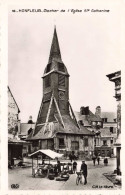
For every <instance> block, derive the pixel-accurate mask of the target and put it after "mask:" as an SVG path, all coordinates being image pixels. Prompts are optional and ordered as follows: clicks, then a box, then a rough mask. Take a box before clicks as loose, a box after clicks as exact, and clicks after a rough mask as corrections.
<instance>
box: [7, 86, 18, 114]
mask: <svg viewBox="0 0 125 195" xmlns="http://www.w3.org/2000/svg"><path fill="white" fill-rule="evenodd" d="M8 91H9V92H10V94H11V96H12V97H13V100H14V102H15V104H16V106H17V108H18V113H19V112H20V109H19V107H18V104H17V103H16V100H15V98H14V96H13V94H12V92H11V90H10V88H9V86H8Z"/></svg>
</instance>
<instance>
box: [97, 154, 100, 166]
mask: <svg viewBox="0 0 125 195" xmlns="http://www.w3.org/2000/svg"><path fill="white" fill-rule="evenodd" d="M97 162H98V165H99V162H100V156H99V155H98V156H97Z"/></svg>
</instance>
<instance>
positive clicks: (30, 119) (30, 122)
mask: <svg viewBox="0 0 125 195" xmlns="http://www.w3.org/2000/svg"><path fill="white" fill-rule="evenodd" d="M32 123H33V121H32V116H29V120H28V124H32Z"/></svg>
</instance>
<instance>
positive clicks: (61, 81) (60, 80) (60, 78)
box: [58, 74, 65, 86]
mask: <svg viewBox="0 0 125 195" xmlns="http://www.w3.org/2000/svg"><path fill="white" fill-rule="evenodd" d="M58 79H59V85H60V86H65V76H64V75H61V74H59V76H58Z"/></svg>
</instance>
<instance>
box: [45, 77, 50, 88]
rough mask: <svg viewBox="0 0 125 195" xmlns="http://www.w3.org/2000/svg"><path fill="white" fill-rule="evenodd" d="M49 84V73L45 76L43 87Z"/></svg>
mask: <svg viewBox="0 0 125 195" xmlns="http://www.w3.org/2000/svg"><path fill="white" fill-rule="evenodd" d="M49 86H50V75H48V76H46V77H45V87H49Z"/></svg>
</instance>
